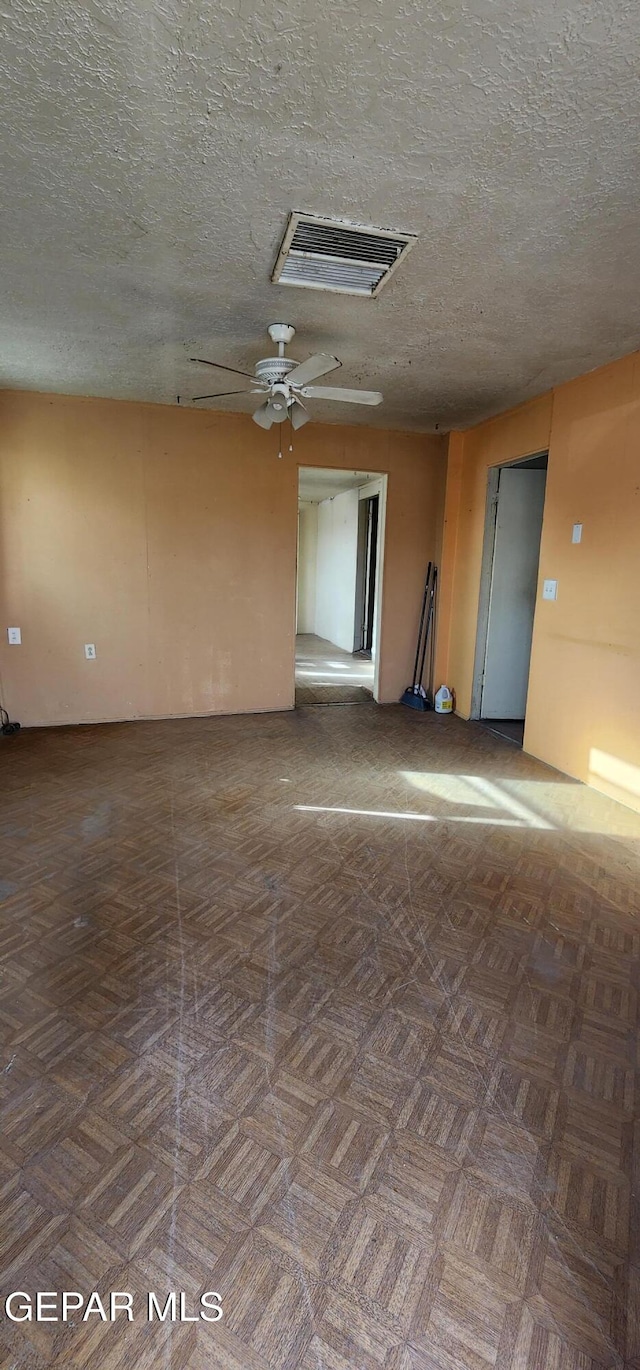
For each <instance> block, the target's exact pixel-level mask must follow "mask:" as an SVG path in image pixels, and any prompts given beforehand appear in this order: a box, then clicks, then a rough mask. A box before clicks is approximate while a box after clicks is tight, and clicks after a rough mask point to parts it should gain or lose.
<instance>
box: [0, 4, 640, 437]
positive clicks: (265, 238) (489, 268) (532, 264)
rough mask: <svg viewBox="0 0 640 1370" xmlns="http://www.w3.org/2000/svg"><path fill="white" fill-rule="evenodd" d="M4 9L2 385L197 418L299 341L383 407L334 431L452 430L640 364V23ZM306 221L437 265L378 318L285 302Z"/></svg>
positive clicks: (402, 275) (400, 275)
mask: <svg viewBox="0 0 640 1370" xmlns="http://www.w3.org/2000/svg"><path fill="white" fill-rule="evenodd" d="M2 11H3V14H2V19H3V41H2V45H1V47H0V77H1V80H2V88H3V92H4V93H3V97H2V99H3V103H4V110H3V112H2V120H3V134H2V154H1V159H2V167H1V173H2V174H1V182H0V184H1V187H2V196H1V208H0V220H1V225H2V243H3V262H2V292H3V308H2V319H1V331H0V384H2V385H10V386H18V387H25V388H33V389H43V390H60V391H68V392H73V393H78V394H89V395H110V396H121V397H125V398H130V399H145V400H153V401H160V402H167V403H171V402H173V401H174V400H175V396H176V394H177V393H178V392H179V393H181V394H182V395H192V394H197V393H202V391H203V389H204V390H209V389H211V390H215V389H220V390H224V389H232V388H233V385H232V384H229V385H226V384H224V383H223V384H220V385H219V386H218V385H216V384H215V383H214V384H211V383H210V382H211V381H212V378H214V376H215V373H214V372H211V371H207V370H206V368H198V367H192V366H190V364H189V362H188V360H187V359H188V357H189V355H190V354H198V355H200V356H210V357H212V358H219V359H220V360H223V359H224V360H228V361H229V362H230V363H231V364H232V365H235V366H240V367H251V368H252V366H253V363H254V362H255V361H256V360H257V358H258V357H261V356H265V355H268V354H269V352H270V351H271V350H272V349H271V345H270V344H269V341H268V339H267V338H266V335H265V332H264V330H265V327H266V325H267V324H268V323H269V322H271V321H275V320H279V319H284V320H286V321H289V322H291V323H294V324H295V325H296V327H297V329H298V336H297V338H296V339H295V344H294V347H293V348H292V353H293V355H296V356H298V357H300V358H303V357H305V356H307V355H309V353H310V352H313V351H317V350H318V349H323V350H330V351H335V353H336V354H337V355H338V356H339V357H340V358H341V359H342V361H343V363H344V366H343V370H342V371H341V373H340V377H339V381H338V382H337V383H339V384H342V385H349V386H357V385H364V386H366V387H370V388H375V389H380V390H382V391H383V393H384V397H385V398H384V404H383V405H381V406H380V408H379V409H376V410H372V409H365V408H361V409H357V408H352V407H347V406H338V405H333V404H332V405H329V404H322V405H320V404H319V403H316V405H315V406H314V417H318V418H320V417H322V419H327V420H329V421H340V422H345V421H347V422H350V423H351V422H363V423H374V424H376V425H379V426H381V427H407V428H416V429H432V428H434V427H435V426H436V425H439V426H440V428H441V429H445V428H448V427H451V426H454V425H465V424H468V423H470V422H473V421H475V420H476V419H478V418H481V417H483V416H485V415H487V414H489V413H493V412H496V411H497V410H499V409H502V408H504V407H505V406H507V405H511V404H514V403H516V402H518V401H520V400H523V399H525V398H527V397H528V396H531V395H534V394H537V393H539V392H540V391H543V390H545V389H546V388H548V387H549V386H550V385H552V384H554V383H557V382H559V381H562V380H564V379H566V378H568V377H569V376H572V375H576V374H578V373H580V372H582V371H586V370H588V369H589V368H591V367H594V366H596V365H598V364H599V363H601V362H604V361H607V360H609V359H611V358H613V357H615V356H619V355H621V354H622V353H624V352H626V351H629V350H631V349H632V348H634V347H636V346H637V345H638V319H639V317H640V272H639V271H638V256H639V253H638V249H639V247H640V227H639V216H638V183H639V177H638V166H637V157H638V154H637V148H638V141H637V127H638V116H639V113H640V96H639V91H638V80H637V61H638V56H639V52H640V44H639V34H640V10H639V7H638V4H637V0H599V3H598V4H597V5H594V3H593V0H568V3H567V2H566V0H449V3H448V4H447V5H444V4H443V3H442V0H435V2H433V3H432V0H352V2H351V3H346V4H345V3H339V2H338V3H336V4H335V5H333V6H330V7H328V6H326V5H325V6H319V5H318V4H317V3H316V2H315V0H288V3H287V4H286V5H275V4H274V3H273V0H233V3H232V4H230V3H227V0H199V2H198V3H190V0H156V2H155V3H153V0H82V3H78V0H47V3H46V4H43V3H42V0H14V3H13V5H12V6H11V7H9V6H5V5H3V6H2ZM291 209H301V210H305V211H309V212H311V213H320V214H327V215H338V216H343V217H346V218H350V219H353V220H356V221H359V222H364V223H371V224H378V225H381V226H383V227H387V228H401V229H407V230H409V231H412V232H416V233H418V234H419V242H418V243H417V245H416V247H415V248H414V249H413V251H412V252H411V254H410V255H409V257H408V258H407V261H406V263H405V264H404V265H403V266H402V267H401V268H400V269H399V271H398V272H397V273H396V275H395V276H394V278H393V280H392V281H391V282H390V283H389V285H388V287H387V288H386V289H385V290H384V291H383V292H382V294H381V295H380V297H379V299H378V300H376V301H370V300H363V299H353V298H349V297H341V296H339V295H329V294H320V293H316V292H312V291H304V290H299V289H291V288H286V287H282V286H274V285H272V284H271V282H270V272H271V269H272V266H273V262H274V259H275V255H276V251H277V248H278V245H279V242H280V239H281V236H282V233H283V230H284V227H285V224H286V221H287V216H288V213H289V211H290V210H291ZM221 374H222V373H221ZM224 379H225V378H224V377H222V380H223V381H224ZM203 381H206V384H205V385H203ZM225 405H226V406H228V407H229V408H230V409H242V408H249V407H250V406H249V404H248V402H247V401H246V400H245V399H230V400H228V401H224V400H223V401H221V402H220V403H219V404H218V405H217V406H216V407H218V408H223V407H225Z"/></svg>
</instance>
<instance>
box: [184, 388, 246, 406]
mask: <svg viewBox="0 0 640 1370" xmlns="http://www.w3.org/2000/svg"><path fill="white" fill-rule="evenodd" d="M250 394H251V391H250V390H219V391H218V393H217V394H216V395H194V396H193V398H192V400H191V403H192V404H197V402H198V400H223V399H224V398H225V396H226V395H250Z"/></svg>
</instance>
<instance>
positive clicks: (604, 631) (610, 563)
mask: <svg viewBox="0 0 640 1370" xmlns="http://www.w3.org/2000/svg"><path fill="white" fill-rule="evenodd" d="M547 446H548V447H549V469H548V474H547V490H546V499H545V510H544V522H543V530H542V543H541V549H540V581H539V585H538V599H537V607H536V616H535V623H534V633H533V646H532V655H531V675H530V679H529V695H528V700H527V718H526V730H525V739H524V745H525V749H526V750H527V751H529V752H532V753H533V755H534V756H538V757H540V758H541V759H542V760H543V761H547V762H548V763H549V764H550V765H552V766H556V767H558V769H560V770H563V771H566V772H567V773H568V774H569V775H573V776H576V777H577V778H578V779H580V780H584V781H586V782H587V783H589V784H592V785H594V786H595V787H596V788H598V789H601V790H603V791H604V792H605V793H609V794H611V795H613V796H614V797H616V798H618V799H620V800H622V802H624V803H627V804H631V805H632V806H633V807H637V808H640V688H639V685H640V455H639V454H640V355H639V354H637V353H635V354H633V355H632V356H629V357H625V358H623V359H622V360H621V361H619V362H614V363H612V364H611V365H610V366H606V367H603V368H601V369H600V370H598V371H595V372H591V373H590V374H589V375H586V376H583V377H581V378H580V379H578V380H576V381H571V382H569V384H567V385H563V386H560V387H559V388H558V389H557V390H555V391H553V392H551V393H549V394H547V395H543V396H542V397H541V398H540V399H537V400H534V401H533V402H532V403H531V404H527V405H522V406H520V408H518V409H515V410H513V411H511V412H510V413H508V414H504V415H501V416H500V417H499V418H496V419H493V420H491V421H490V422H488V423H484V424H480V425H479V426H478V427H476V428H473V429H471V430H470V431H469V432H467V433H464V434H460V433H458V434H452V435H451V438H450V444H449V469H448V475H447V500H446V513H445V538H444V550H443V583H444V586H445V588H446V587H447V586H448V587H449V598H450V604H449V606H448V608H447V604H446V601H445V598H444V597H443V599H441V609H442V610H443V612H441V625H440V632H439V640H438V652H439V655H438V666H439V674H441V675H442V677H443V678H445V679H447V681H448V683H449V684H450V685H452V686H453V688H454V689H455V691H456V701H457V708H458V711H459V712H460V713H461V714H462V715H463V716H465V717H468V715H469V711H470V707H471V687H472V675H473V660H474V652H475V638H476V627H477V614H478V596H479V586H480V568H481V558H482V543H483V534H484V519H485V500H486V490H487V472H488V468H489V467H490V466H495V465H497V464H499V463H500V462H503V461H509V460H513V459H514V458H515V457H520V456H527V455H529V454H531V453H533V452H538V451H541V450H544V449H545V448H546V447H547ZM574 523H582V524H583V537H582V542H581V543H580V544H579V545H573V544H572V542H571V532H572V527H573V524H574ZM547 577H551V578H553V579H556V580H557V581H558V598H557V600H556V601H555V602H545V601H542V600H541V597H540V590H541V582H542V580H543V579H545V578H547Z"/></svg>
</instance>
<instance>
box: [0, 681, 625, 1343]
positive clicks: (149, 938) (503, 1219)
mask: <svg viewBox="0 0 640 1370" xmlns="http://www.w3.org/2000/svg"><path fill="white" fill-rule="evenodd" d="M0 766H1V767H2V790H3V803H2V819H1V827H0V845H1V854H2V863H1V868H0V877H1V883H0V897H1V900H2V902H1V904H0V913H1V920H0V955H1V956H2V962H1V964H2V981H1V990H2V1002H1V1014H0V1067H1V1068H0V1105H1V1110H2V1130H1V1145H0V1186H1V1189H2V1200H1V1220H0V1248H1V1265H2V1294H3V1298H4V1296H6V1294H7V1293H9V1292H11V1291H14V1290H24V1291H25V1292H27V1293H30V1294H31V1295H35V1293H36V1291H38V1290H41V1291H63V1290H66V1291H79V1292H81V1293H84V1295H85V1297H86V1296H88V1295H89V1294H90V1293H91V1291H93V1290H97V1291H99V1292H101V1293H102V1294H104V1295H106V1294H108V1293H109V1292H110V1291H129V1292H131V1293H132V1294H133V1297H134V1308H135V1319H134V1321H133V1322H131V1323H130V1322H128V1321H126V1320H125V1319H124V1318H123V1317H119V1318H117V1319H116V1320H115V1321H114V1322H113V1323H102V1322H101V1321H99V1319H97V1318H96V1317H92V1318H90V1319H89V1320H88V1321H86V1322H83V1321H82V1320H81V1317H75V1318H73V1322H72V1323H71V1322H68V1323H66V1324H64V1323H61V1322H57V1323H56V1322H35V1321H31V1322H23V1323H13V1322H11V1321H9V1320H8V1319H7V1318H6V1317H5V1316H4V1314H2V1315H1V1316H0V1367H1V1370H44V1368H45V1367H52V1368H54V1370H62V1367H64V1370H121V1367H122V1370H124V1367H134V1370H150V1367H160V1366H161V1367H164V1368H165V1370H216V1367H224V1368H225V1370H351V1368H352V1367H355V1370H493V1368H494V1367H495V1370H602V1367H623V1366H625V1365H626V1366H629V1367H632V1366H640V1228H639V1225H638V1175H637V1166H638V1161H637V1157H638V1124H637V1121H636V1118H637V1111H636V1100H637V1090H636V1085H637V1075H636V1068H637V1045H636V1031H637V990H638V977H639V967H640V920H639V918H638V896H639V892H640V863H639V860H638V853H639V850H640V848H639V845H638V843H639V839H640V818H639V817H638V816H637V815H634V814H632V813H631V812H628V811H627V810H625V809H623V808H621V807H620V806H618V805H616V804H614V803H612V802H609V801H608V800H606V799H604V798H602V797H600V796H598V795H596V794H594V793H592V792H589V791H587V790H586V789H584V788H582V787H581V786H578V785H575V784H572V783H571V782H570V781H567V780H566V779H565V778H563V777H562V776H560V775H558V774H557V773H555V772H551V771H549V770H547V769H545V768H544V767H543V766H541V765H539V764H538V763H536V762H535V761H533V760H532V759H531V758H529V757H527V756H524V755H522V754H521V753H520V752H518V751H516V749H514V748H513V747H512V746H511V745H509V744H508V743H506V742H502V741H501V740H500V739H499V738H496V737H494V736H493V735H491V734H490V733H488V732H486V731H484V730H483V729H481V728H479V727H477V726H475V725H473V724H464V723H462V722H461V721H459V720H457V719H439V718H436V717H434V716H433V715H426V716H424V715H417V714H414V713H412V712H410V711H409V710H403V709H401V708H400V707H393V708H384V709H383V708H380V709H379V708H376V707H375V706H374V705H364V706H359V707H356V708H349V707H344V708H341V709H306V710H305V709H303V710H299V711H296V712H295V713H289V714H281V715H264V716H259V717H253V718H238V717H235V718H220V719H201V720H198V719H193V720H184V721H172V722H160V723H137V724H120V725H105V726H102V727H84V728H77V729H71V728H69V729H65V728H61V729H51V730H48V731H35V730H34V731H31V732H25V733H22V734H20V735H19V736H18V737H16V738H13V739H10V740H7V741H5V742H3V743H2V744H1V750H0ZM150 1290H152V1291H155V1292H156V1293H157V1294H158V1295H159V1296H162V1301H163V1302H164V1298H165V1297H166V1295H167V1293H168V1292H169V1291H171V1290H176V1291H183V1292H184V1293H185V1298H186V1301H187V1311H188V1312H189V1313H193V1308H194V1304H195V1305H196V1306H197V1301H198V1298H199V1296H200V1294H201V1293H202V1292H203V1291H208V1290H216V1291H219V1293H220V1295H221V1298H222V1303H223V1309H224V1316H223V1319H222V1321H221V1322H218V1323H206V1322H203V1321H198V1322H177V1321H176V1322H175V1323H170V1322H166V1323H158V1322H157V1321H156V1322H151V1323H149V1322H147V1321H146V1305H145V1300H146V1295H147V1293H148V1291H150Z"/></svg>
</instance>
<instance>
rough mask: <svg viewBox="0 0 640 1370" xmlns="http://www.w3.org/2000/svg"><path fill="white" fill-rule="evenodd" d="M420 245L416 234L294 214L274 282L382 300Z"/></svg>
mask: <svg viewBox="0 0 640 1370" xmlns="http://www.w3.org/2000/svg"><path fill="white" fill-rule="evenodd" d="M415 241H416V239H415V235H414V234H411V233H395V232H393V231H392V230H390V229H385V228H364V227H363V226H362V225H361V224H349V223H346V222H345V221H344V220H342V219H320V218H316V217H315V216H314V215H312V214H291V216H290V218H289V222H288V224H287V231H286V233H285V235H284V238H283V240H282V246H281V248H280V251H279V253H278V260H277V262H276V264H275V267H274V271H273V276H272V278H271V279H272V280H273V281H275V282H277V284H278V285H297V286H304V287H305V289H307V290H335V291H338V292H340V293H341V294H343V295H368V296H373V295H379V293H380V291H381V290H382V287H383V285H384V284H385V282H386V281H388V280H389V277H390V276H391V275H392V273H393V272H394V271H395V269H396V267H397V266H398V264H399V263H400V262H401V261H402V259H403V258H404V257H406V255H407V252H409V250H410V249H411V248H412V247H413V244H414V243H415Z"/></svg>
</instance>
